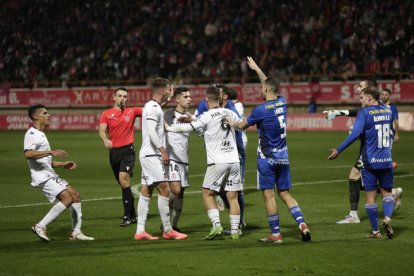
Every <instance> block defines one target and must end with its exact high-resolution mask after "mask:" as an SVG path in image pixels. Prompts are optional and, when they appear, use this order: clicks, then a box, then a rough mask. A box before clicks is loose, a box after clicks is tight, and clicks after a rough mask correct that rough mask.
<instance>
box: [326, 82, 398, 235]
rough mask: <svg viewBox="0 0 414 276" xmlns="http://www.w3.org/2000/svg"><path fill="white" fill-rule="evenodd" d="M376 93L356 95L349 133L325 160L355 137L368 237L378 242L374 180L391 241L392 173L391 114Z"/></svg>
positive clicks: (369, 90) (369, 89)
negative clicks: (358, 103)
mask: <svg viewBox="0 0 414 276" xmlns="http://www.w3.org/2000/svg"><path fill="white" fill-rule="evenodd" d="M379 98H380V93H379V91H378V89H377V87H376V86H368V87H366V88H364V89H363V90H362V92H361V94H360V101H361V104H362V107H363V108H362V109H361V110H360V111H359V112H358V115H357V117H356V120H355V124H354V127H353V129H352V132H351V134H350V135H349V136H348V137H347V138H346V140H345V141H344V142H343V143H342V144H341V145H340V146H339V147H337V148H335V149H331V154H330V156H329V157H328V158H329V159H330V160H333V159H335V158H337V157H338V155H339V154H340V153H341V152H342V151H344V150H345V149H346V148H347V147H348V146H349V145H351V144H352V143H353V142H355V141H356V140H357V139H358V138H359V139H360V140H361V157H362V162H363V167H362V170H361V174H362V182H363V184H364V187H365V192H366V203H365V210H366V211H367V214H368V218H369V221H370V223H371V233H370V234H369V235H368V238H372V239H381V233H380V231H379V227H378V206H377V203H376V195H377V181H378V182H379V184H380V187H381V193H382V196H383V201H382V205H383V209H384V219H383V221H382V224H383V226H384V228H385V232H386V236H387V237H388V238H389V239H392V237H393V235H394V231H393V229H392V227H391V216H392V213H393V207H394V198H393V197H392V194H391V190H392V188H393V177H394V172H393V168H392V154H391V144H392V141H391V132H392V123H393V117H392V111H391V109H390V108H389V107H386V106H384V105H380V104H379Z"/></svg>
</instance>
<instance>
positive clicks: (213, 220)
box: [207, 209, 221, 227]
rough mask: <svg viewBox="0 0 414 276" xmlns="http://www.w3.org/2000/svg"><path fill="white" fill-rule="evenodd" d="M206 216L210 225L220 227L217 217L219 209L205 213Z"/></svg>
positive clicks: (218, 216)
mask: <svg viewBox="0 0 414 276" xmlns="http://www.w3.org/2000/svg"><path fill="white" fill-rule="evenodd" d="M207 215H208V217H209V218H210V221H211V224H212V225H213V227H220V226H221V223H220V215H219V209H210V210H208V211H207Z"/></svg>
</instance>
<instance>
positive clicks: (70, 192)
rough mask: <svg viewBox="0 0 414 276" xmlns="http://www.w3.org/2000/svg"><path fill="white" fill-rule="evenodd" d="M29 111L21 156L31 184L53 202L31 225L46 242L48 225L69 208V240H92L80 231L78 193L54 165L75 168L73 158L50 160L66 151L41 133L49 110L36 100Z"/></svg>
mask: <svg viewBox="0 0 414 276" xmlns="http://www.w3.org/2000/svg"><path fill="white" fill-rule="evenodd" d="M28 115H29V117H30V119H31V120H32V121H33V126H32V127H30V128H29V129H28V130H27V132H26V134H25V136H24V156H25V157H26V159H27V162H28V163H29V167H30V173H31V177H32V182H31V185H32V186H33V187H35V188H38V189H40V190H42V191H43V193H44V194H45V196H46V197H47V198H48V200H49V201H50V202H51V203H53V202H55V201H56V200H58V201H59V202H58V203H56V204H55V205H54V206H53V207H52V208H51V209H50V211H49V212H48V213H47V214H46V216H45V217H43V219H42V220H41V221H39V222H38V223H37V224H35V225H34V226H33V227H32V231H33V233H35V234H36V235H37V236H38V237H39V238H40V239H41V240H42V241H45V242H49V237H48V236H47V235H46V228H47V226H48V225H49V224H50V223H52V222H53V221H55V220H56V219H57V218H58V217H59V216H60V214H61V213H63V211H65V210H66V209H67V208H70V211H71V217H72V233H71V235H70V236H69V239H70V240H94V238H92V237H88V236H86V235H84V234H83V233H82V231H81V225H82V207H81V198H80V193H79V192H78V191H76V190H75V189H74V188H73V187H72V186H71V185H69V183H68V182H67V181H66V180H64V179H62V178H60V177H59V176H58V175H57V174H56V172H55V170H54V168H63V169H68V170H74V169H76V167H77V165H76V163H75V162H73V161H63V162H61V161H52V157H59V158H66V157H67V156H68V154H67V152H66V151H64V150H61V149H57V150H52V149H51V148H50V144H49V141H48V139H47V137H46V134H45V133H44V131H45V129H46V128H47V127H48V126H49V125H50V114H49V113H48V111H47V109H46V107H45V106H44V105H41V104H38V105H33V106H30V107H29V108H28Z"/></svg>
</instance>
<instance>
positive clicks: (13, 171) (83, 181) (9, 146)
mask: <svg viewBox="0 0 414 276" xmlns="http://www.w3.org/2000/svg"><path fill="white" fill-rule="evenodd" d="M23 136H24V132H22V131H7V132H0V141H1V142H0V164H1V169H0V183H1V184H0V187H1V192H0V275H52V274H54V275H56V274H61V275H118V274H121V275H127V274H129V275H157V274H158V275H231V274H233V275H275V274H276V273H279V274H284V275H332V274H334V275H351V274H354V275H374V274H377V275H378V274H388V275H412V274H413V273H414V265H413V263H412V260H413V257H414V253H413V248H414V235H413V233H414V220H413V215H412V214H413V213H414V204H413V194H414V191H413V190H412V188H411V186H412V183H413V181H414V166H413V165H414V160H413V156H414V143H413V142H414V133H407V132H403V133H401V142H400V143H399V144H397V145H395V146H394V160H395V161H397V162H398V165H399V166H398V168H397V170H396V172H395V186H400V187H402V188H403V189H404V195H403V204H402V208H401V209H400V210H399V211H397V212H395V213H394V217H393V227H394V231H395V237H394V239H393V240H387V239H385V238H383V239H382V240H379V241H378V240H375V241H373V240H367V239H366V238H365V236H366V235H367V234H368V232H369V229H370V228H369V222H368V219H367V216H366V213H365V210H364V200H363V196H364V194H363V193H361V202H360V210H359V214H360V217H361V223H360V224H355V225H337V224H335V222H336V221H337V220H340V219H342V218H343V217H344V216H345V215H346V214H347V212H348V209H349V206H348V182H347V178H348V173H349V170H350V168H351V166H352V165H353V163H354V161H355V158H356V156H357V154H358V147H359V143H358V142H357V143H355V144H354V145H353V146H352V147H351V148H349V149H347V150H346V151H345V152H344V153H342V154H341V155H340V157H339V159H337V160H335V161H329V160H327V157H328V155H329V150H330V149H331V148H333V147H335V146H337V145H339V143H340V142H341V141H342V140H343V139H344V138H345V137H346V133H345V132H338V133H333V132H318V133H317V132H290V133H288V144H289V154H290V161H291V170H292V180H293V189H292V194H293V196H294V197H295V198H296V199H297V201H298V202H299V205H300V206H301V208H302V211H303V213H304V216H305V219H306V221H307V223H308V225H309V227H310V230H311V232H312V242H310V243H304V242H302V241H301V240H300V233H299V231H298V229H297V226H296V223H295V222H294V221H293V219H292V218H291V217H290V214H289V213H288V210H287V208H286V207H285V206H284V205H281V201H280V200H279V199H278V201H277V203H278V206H279V207H280V222H281V231H282V234H283V237H284V242H283V244H280V245H268V244H261V243H258V242H257V240H258V239H259V238H263V237H265V236H267V235H268V234H269V229H268V226H267V220H266V215H265V211H264V206H263V200H262V196H261V193H260V192H258V191H257V190H256V189H255V187H256V147H257V138H256V134H255V133H249V135H248V137H249V144H248V149H247V166H246V170H247V172H246V184H245V195H246V196H245V201H246V211H245V212H246V214H245V220H246V222H247V229H246V230H245V231H244V232H243V236H242V238H241V239H240V240H235V241H231V240H214V241H205V240H203V237H204V236H205V235H206V233H207V232H208V231H209V229H210V222H209V219H208V217H207V214H206V212H205V210H204V207H203V203H202V199H201V194H200V191H201V183H202V179H203V175H204V172H205V164H206V157H205V150H204V145H203V142H202V139H201V138H199V137H196V136H192V137H191V141H190V163H191V164H190V175H191V176H190V185H191V187H190V188H189V189H188V190H187V194H186V196H185V202H184V209H183V213H182V216H181V220H180V225H179V226H180V227H181V228H182V229H183V230H184V232H185V233H187V234H189V238H188V239H187V240H185V241H166V240H162V239H161V240H160V241H155V242H150V241H144V242H136V241H134V240H133V235H134V232H135V226H132V227H128V228H122V227H120V226H119V222H120V217H121V215H122V206H121V201H120V190H119V188H118V186H117V184H115V180H114V178H113V175H112V171H111V169H110V167H109V161H108V153H107V151H106V149H105V148H104V147H103V144H102V142H101V141H100V139H99V137H98V133H97V132H76V131H72V132H52V131H50V132H48V138H49V141H50V143H51V146H52V148H53V149H58V148H61V149H65V150H66V151H68V153H69V158H68V159H69V160H74V161H76V162H77V163H78V169H77V170H75V171H66V170H59V171H58V173H59V174H60V176H61V177H63V178H65V179H66V180H68V181H69V183H71V184H72V185H73V186H74V187H75V188H76V189H77V190H78V191H80V192H81V195H82V199H83V203H82V208H83V217H84V222H83V227H82V228H83V231H84V232H85V233H86V234H87V235H91V236H94V237H95V238H96V240H95V241H91V242H80V241H69V240H68V235H69V234H70V228H71V222H70V218H69V212H68V211H66V212H65V213H64V214H62V216H61V217H60V218H59V219H58V220H57V221H55V222H54V223H52V224H51V225H49V228H48V236H49V237H50V238H52V239H53V241H52V242H50V243H48V244H47V243H43V242H40V241H39V240H38V238H37V237H36V236H34V235H33V233H32V232H31V229H30V227H31V226H32V225H33V224H34V223H36V222H37V221H39V220H40V218H41V217H43V216H44V215H45V214H46V212H47V211H48V210H49V209H50V207H51V205H50V204H48V202H47V200H46V198H45V197H44V195H43V194H42V193H41V192H39V191H37V190H35V189H33V188H32V187H31V186H30V185H29V183H30V174H29V169H28V165H27V163H26V160H25V159H24V156H23ZM135 138H136V139H135V140H136V148H137V151H138V149H139V144H140V142H141V137H140V134H139V133H136V135H135ZM139 174H140V166H139V163H138V162H137V164H136V167H135V176H134V177H133V183H134V184H138V182H139V177H138V176H139ZM137 200H138V198H136V202H137ZM156 201H157V200H156V197H154V196H153V199H152V201H151V206H150V215H149V218H148V221H147V230H148V232H150V233H152V234H154V235H158V236H159V235H160V234H161V233H160V230H159V226H160V218H159V215H158V210H157V206H156ZM378 203H379V206H380V208H379V209H380V215H382V204H381V201H380V200H379V199H378ZM220 215H221V219H222V223H223V224H224V225H225V226H227V225H228V216H227V213H226V212H225V211H224V212H221V213H220ZM382 232H383V231H382Z"/></svg>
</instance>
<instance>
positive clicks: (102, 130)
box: [99, 124, 112, 149]
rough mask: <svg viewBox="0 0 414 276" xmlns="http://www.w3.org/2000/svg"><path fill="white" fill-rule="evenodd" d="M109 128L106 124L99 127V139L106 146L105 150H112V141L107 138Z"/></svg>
mask: <svg viewBox="0 0 414 276" xmlns="http://www.w3.org/2000/svg"><path fill="white" fill-rule="evenodd" d="M107 128H108V126H107V125H106V124H100V125H99V137H100V138H101V140H102V142H103V143H104V145H105V148H107V149H110V148H112V141H111V140H109V139H108V137H107V136H106V130H107Z"/></svg>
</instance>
